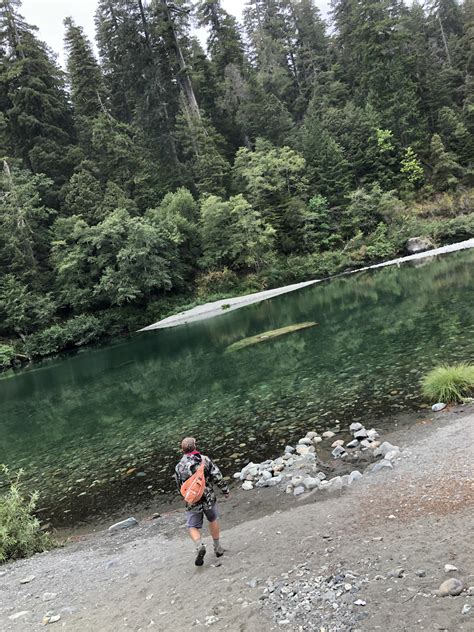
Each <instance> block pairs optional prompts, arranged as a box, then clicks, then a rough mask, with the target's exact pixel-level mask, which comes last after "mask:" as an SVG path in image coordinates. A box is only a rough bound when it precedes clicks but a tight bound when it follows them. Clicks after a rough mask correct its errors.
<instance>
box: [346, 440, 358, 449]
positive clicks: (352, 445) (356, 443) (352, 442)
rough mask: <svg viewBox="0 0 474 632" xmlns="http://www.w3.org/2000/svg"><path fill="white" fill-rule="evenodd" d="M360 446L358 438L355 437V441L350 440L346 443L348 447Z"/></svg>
mask: <svg viewBox="0 0 474 632" xmlns="http://www.w3.org/2000/svg"><path fill="white" fill-rule="evenodd" d="M358 447H359V440H358V439H354V440H353V441H349V443H346V448H358Z"/></svg>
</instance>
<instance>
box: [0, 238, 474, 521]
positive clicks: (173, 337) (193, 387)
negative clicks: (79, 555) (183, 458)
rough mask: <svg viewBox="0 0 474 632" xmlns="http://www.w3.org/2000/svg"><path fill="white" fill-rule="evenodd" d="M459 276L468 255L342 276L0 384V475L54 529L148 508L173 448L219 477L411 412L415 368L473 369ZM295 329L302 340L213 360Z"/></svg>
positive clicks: (471, 278) (466, 293) (468, 273)
mask: <svg viewBox="0 0 474 632" xmlns="http://www.w3.org/2000/svg"><path fill="white" fill-rule="evenodd" d="M473 264H474V251H473V250H470V251H463V252H459V253H453V254H449V255H443V256H441V257H438V258H437V259H435V260H429V261H428V260H426V261H423V262H422V265H420V264H418V265H417V266H416V267H415V266H413V265H410V264H405V265H402V266H401V267H396V266H393V267H388V268H383V269H379V270H373V271H367V272H362V273H357V274H354V275H349V276H342V277H338V278H336V279H333V280H332V281H328V282H324V283H321V284H317V285H315V286H311V287H308V288H305V289H302V290H299V291H297V292H294V293H290V294H286V295H282V296H279V297H277V298H273V299H271V300H267V301H264V302H262V303H258V304H254V305H251V306H248V307H245V308H242V309H240V310H236V311H234V312H231V313H228V314H223V315H222V316H219V317H218V318H214V319H210V320H206V321H201V322H198V323H195V324H192V325H187V326H181V327H177V328H173V329H166V330H156V331H151V332H146V333H140V334H136V335H134V336H132V337H131V338H129V339H127V340H124V341H122V342H121V343H120V344H115V345H110V346H107V347H102V348H96V349H88V350H84V351H81V352H79V353H76V354H71V355H66V356H62V357H61V358H59V359H55V360H51V361H48V362H44V363H42V364H39V365H35V366H33V367H32V368H30V369H28V370H24V371H22V372H18V373H15V374H8V375H5V376H4V377H3V378H2V379H0V399H1V409H0V463H2V462H3V463H7V464H8V465H9V467H10V468H11V469H14V470H16V469H17V468H19V467H22V468H24V469H25V472H26V475H25V482H26V484H27V485H28V486H29V487H30V488H31V489H38V490H40V492H41V494H42V500H41V503H42V505H43V506H42V511H41V512H40V515H41V517H42V518H43V519H45V520H51V521H52V522H53V523H54V524H56V525H65V524H73V523H78V522H80V521H81V520H83V519H86V518H91V517H93V516H101V515H106V514H107V513H109V512H115V511H117V510H119V509H120V507H122V506H123V505H124V503H132V504H133V503H137V504H139V503H140V504H143V503H148V504H149V505H150V506H153V504H154V503H157V502H159V500H160V499H161V498H162V494H163V493H164V492H167V491H169V490H171V489H172V488H173V483H172V481H171V474H172V471H173V465H174V463H175V461H176V459H177V456H178V451H177V446H178V444H179V441H180V438H181V437H182V436H183V435H187V434H192V435H197V436H198V437H199V439H200V445H201V446H202V448H203V450H205V451H208V452H210V453H212V454H213V456H214V457H215V459H216V460H217V462H218V463H219V464H220V465H221V467H222V469H223V470H224V472H225V473H226V474H227V475H231V474H232V473H233V472H235V471H236V470H237V469H240V468H241V467H242V466H243V465H244V464H245V463H246V462H247V461H248V460H249V459H254V460H255V459H261V458H263V457H266V456H268V455H276V454H277V453H278V452H279V451H280V450H281V448H282V447H283V446H284V445H285V443H287V442H288V441H292V440H295V439H297V438H298V437H299V436H300V434H301V431H303V430H304V431H306V430H309V429H316V430H324V429H328V428H333V427H335V426H337V425H338V424H339V423H340V425H341V427H344V426H345V425H346V423H349V422H350V421H352V420H354V419H357V420H363V421H364V422H369V423H371V424H373V425H375V426H377V427H380V426H382V427H383V423H384V422H383V418H384V417H387V416H389V415H390V414H391V413H394V412H402V411H404V410H410V409H414V408H415V407H419V405H420V404H421V403H422V400H421V396H420V389H419V381H420V378H421V376H422V375H423V374H424V373H425V372H426V371H427V370H428V369H430V368H431V367H433V366H435V365H437V364H439V363H441V362H452V361H456V360H469V359H471V358H472V357H473V351H474V335H473V334H474V275H473V267H474V266H473ZM305 321H315V322H316V323H317V326H316V327H313V328H309V329H304V330H302V331H299V332H295V333H292V334H289V335H287V336H285V337H281V338H278V339H275V340H272V341H268V342H264V343H262V344H257V345H254V346H250V347H247V348H245V349H241V350H238V351H235V352H232V353H225V349H226V347H227V346H228V345H230V344H232V343H234V342H236V341H238V340H240V339H242V338H245V337H247V336H252V335H255V334H258V333H260V332H264V331H267V330H273V329H277V328H280V327H285V326H287V325H291V324H295V323H302V322H305ZM144 324H146V323H144ZM338 420H339V421H338Z"/></svg>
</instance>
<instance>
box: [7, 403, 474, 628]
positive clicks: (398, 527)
mask: <svg viewBox="0 0 474 632" xmlns="http://www.w3.org/2000/svg"><path fill="white" fill-rule="evenodd" d="M308 430H310V429H308ZM384 439H388V440H389V441H391V442H392V443H394V444H396V445H398V446H400V448H401V457H400V459H399V460H398V461H397V463H396V466H395V467H394V468H393V469H389V470H388V469H387V470H385V469H384V470H383V471H380V472H378V473H376V474H370V475H364V476H363V478H362V479H361V480H359V481H358V482H357V484H354V485H352V486H351V487H349V488H345V489H343V490H342V491H335V492H332V493H327V492H324V493H323V492H319V490H317V491H316V492H315V493H310V494H304V495H302V496H301V497H298V498H295V497H294V496H292V495H288V494H285V493H284V492H282V491H281V489H278V488H268V489H266V488H264V489H253V490H250V491H248V492H244V491H242V490H241V489H237V490H236V491H235V493H233V494H232V496H231V500H230V501H228V502H227V503H221V508H222V514H223V517H222V528H223V534H222V543H223V544H224V546H225V547H226V549H227V552H226V554H225V556H224V557H223V558H220V559H219V560H217V559H216V558H214V556H213V554H212V547H211V546H210V547H208V554H207V556H206V559H205V565H204V566H203V567H202V568H196V567H195V566H194V565H193V549H192V545H191V544H190V542H188V539H187V535H186V533H185V529H184V527H183V514H182V512H181V511H173V512H170V513H168V514H166V515H162V516H161V517H159V518H155V519H152V518H148V519H142V520H140V523H139V525H138V526H136V527H135V528H132V529H128V530H126V531H122V532H119V533H116V534H114V535H111V534H109V533H108V532H107V531H101V532H98V533H93V534H89V535H81V536H76V537H75V538H72V539H71V540H70V541H69V542H68V543H67V544H66V545H65V546H64V547H63V548H60V549H56V550H54V551H51V552H48V553H44V554H41V555H37V556H35V557H33V558H31V559H29V560H22V561H18V562H15V563H10V564H6V565H3V566H1V567H0V630H2V631H4V632H9V631H10V630H15V631H22V632H23V631H28V630H40V629H44V625H53V626H55V627H57V628H59V627H61V628H65V629H66V630H74V631H89V630H97V631H100V632H107V631H112V630H114V631H117V630H134V631H136V632H138V631H140V630H159V631H163V632H165V631H166V632H184V631H186V630H196V629H207V628H211V629H213V630H216V631H218V630H233V631H234V630H235V631H236V632H237V631H247V630H248V631H249V632H254V631H255V630H259V632H266V631H272V630H291V631H293V630H295V631H299V630H301V631H304V632H306V630H317V631H318V632H322V631H325V632H339V631H346V630H347V631H352V632H356V631H357V630H359V631H364V632H365V631H372V630H386V631H389V632H392V631H393V632H395V631H397V632H399V631H405V630H406V631H408V630H410V631H414V630H426V631H429V632H432V631H433V630H447V631H452V632H455V631H456V632H457V631H468V630H470V631H472V630H474V538H473V537H472V527H473V524H472V516H473V508H474V408H473V407H472V406H460V407H457V408H454V409H451V410H445V411H442V412H440V413H432V412H431V411H429V412H428V413H427V412H426V411H424V412H420V413H419V414H418V415H414V416H413V418H412V420H411V424H410V425H407V424H403V425H402V428H401V429H399V430H397V431H396V432H394V433H391V434H390V435H387V436H386V437H384ZM275 456H277V455H275ZM318 492H319V493H318ZM123 517H124V518H126V517H127V516H126V515H125V516H123ZM206 539H208V538H206ZM446 580H451V584H452V585H455V586H459V587H460V590H461V592H460V594H459V595H457V596H446V597H441V596H439V594H438V589H439V588H440V586H441V584H442V583H443V582H445V581H446ZM454 580H458V582H461V584H459V583H457V584H456V582H455V581H454ZM22 582H24V583H22ZM454 592H456V590H454ZM45 617H46V618H45ZM48 617H49V619H48ZM58 617H59V618H58ZM43 621H44V623H43Z"/></svg>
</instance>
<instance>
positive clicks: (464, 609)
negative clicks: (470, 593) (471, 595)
mask: <svg viewBox="0 0 474 632" xmlns="http://www.w3.org/2000/svg"><path fill="white" fill-rule="evenodd" d="M471 608H472V606H470V605H469V604H468V603H465V604H464V606H463V607H462V610H461V614H469V613H470V612H471Z"/></svg>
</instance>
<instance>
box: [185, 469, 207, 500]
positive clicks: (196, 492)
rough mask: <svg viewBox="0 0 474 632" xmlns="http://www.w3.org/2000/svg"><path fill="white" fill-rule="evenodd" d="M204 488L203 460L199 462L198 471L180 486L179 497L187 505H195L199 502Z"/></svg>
mask: <svg viewBox="0 0 474 632" xmlns="http://www.w3.org/2000/svg"><path fill="white" fill-rule="evenodd" d="M205 488H206V479H205V478H204V459H203V460H202V461H201V464H200V465H199V467H198V469H197V470H196V471H195V472H194V474H193V475H192V476H190V477H189V478H188V480H187V481H184V483H183V484H182V485H181V490H180V491H181V495H182V496H183V498H184V500H185V501H186V502H187V504H188V505H195V504H196V503H197V502H199V501H200V500H201V498H202V495H203V494H204V489H205Z"/></svg>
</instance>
